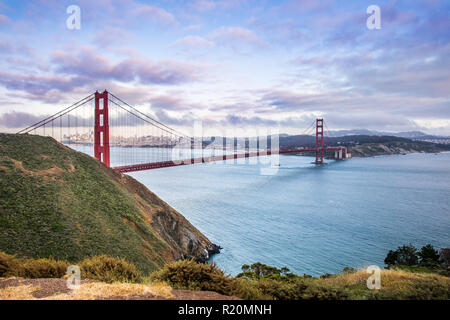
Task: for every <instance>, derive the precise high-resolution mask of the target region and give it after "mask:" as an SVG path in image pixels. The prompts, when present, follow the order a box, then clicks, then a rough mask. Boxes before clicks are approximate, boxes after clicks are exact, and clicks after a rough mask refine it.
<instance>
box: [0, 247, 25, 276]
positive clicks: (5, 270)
mask: <svg viewBox="0 0 450 320" xmlns="http://www.w3.org/2000/svg"><path fill="white" fill-rule="evenodd" d="M23 274H24V269H23V265H22V262H21V261H20V260H19V259H17V258H16V256H14V255H10V254H7V253H4V252H1V251H0V278H7V277H20V276H23Z"/></svg>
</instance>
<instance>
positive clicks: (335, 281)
mask: <svg viewBox="0 0 450 320" xmlns="http://www.w3.org/2000/svg"><path fill="white" fill-rule="evenodd" d="M369 276H370V274H368V273H366V271H365V270H358V271H356V272H352V273H345V274H339V275H336V276H334V277H331V278H327V279H318V280H317V281H319V282H321V283H323V284H326V285H332V286H337V287H341V288H352V287H353V288H354V287H358V286H359V287H361V288H363V287H365V286H366V283H367V278H368V277H369ZM425 286H431V288H437V287H440V288H441V289H442V290H444V291H447V293H448V292H449V290H450V278H449V277H445V276H441V275H438V274H434V273H414V272H408V271H404V270H395V269H393V270H381V290H380V291H381V292H390V293H395V295H398V296H399V297H400V296H403V295H404V294H406V295H407V296H409V295H411V294H414V292H417V289H418V288H420V287H425ZM418 298H420V296H419V297H418Z"/></svg>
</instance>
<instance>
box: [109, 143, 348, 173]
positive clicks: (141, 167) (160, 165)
mask: <svg viewBox="0 0 450 320" xmlns="http://www.w3.org/2000/svg"><path fill="white" fill-rule="evenodd" d="M343 148H344V147H325V148H323V151H324V152H326V151H338V150H342V149H343ZM308 152H316V149H315V148H304V149H292V150H277V151H276V152H273V154H292V153H308ZM271 154H272V151H271V150H266V151H258V152H246V153H235V154H225V155H220V156H211V157H200V158H191V159H183V160H171V161H159V162H151V163H141V164H133V165H128V166H120V167H114V168H113V169H115V170H117V171H119V172H134V171H143V170H152V169H159V168H168V167H176V166H185V165H189V164H199V163H208V162H213V161H224V160H231V159H242V158H250V157H261V156H269V155H271Z"/></svg>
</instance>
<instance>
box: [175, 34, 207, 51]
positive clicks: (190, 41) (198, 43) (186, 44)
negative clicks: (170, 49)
mask: <svg viewBox="0 0 450 320" xmlns="http://www.w3.org/2000/svg"><path fill="white" fill-rule="evenodd" d="M173 46H174V47H179V48H182V49H199V48H213V47H215V43H214V42H213V41H210V40H208V39H205V38H202V37H199V36H191V35H190V36H186V37H184V38H181V39H178V40H177V41H175V42H174V43H173Z"/></svg>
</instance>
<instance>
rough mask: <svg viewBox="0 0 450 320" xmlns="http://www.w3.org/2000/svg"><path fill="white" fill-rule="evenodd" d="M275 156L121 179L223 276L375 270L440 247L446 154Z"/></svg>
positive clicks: (449, 165) (449, 198) (448, 195)
mask: <svg viewBox="0 0 450 320" xmlns="http://www.w3.org/2000/svg"><path fill="white" fill-rule="evenodd" d="M310 161H311V158H308V157H298V156H280V164H281V166H280V167H279V170H278V172H277V174H275V175H261V174H260V169H261V167H264V166H265V165H258V164H254V165H249V164H238V165H236V164H234V165H233V164H226V163H224V162H220V163H214V164H206V165H202V164H200V165H193V166H181V167H174V168H165V169H158V170H150V171H142V172H135V173H132V174H130V175H131V176H133V177H134V178H136V179H137V180H139V181H140V182H142V183H144V184H145V185H146V186H147V187H148V188H149V189H150V190H152V191H153V192H155V193H156V194H157V195H158V196H159V197H161V198H162V199H163V200H165V201H166V202H167V203H169V204H170V205H171V206H173V207H174V208H175V209H177V210H178V211H179V212H180V213H182V214H183V215H184V216H185V217H186V218H187V219H188V220H189V221H190V222H191V223H193V224H194V225H195V226H196V227H197V228H198V229H199V230H200V231H202V232H203V233H204V234H205V235H206V236H207V237H208V238H209V239H210V240H211V241H213V242H214V243H216V244H219V245H221V246H222V247H223V248H224V249H223V251H222V253H221V254H218V255H216V256H215V257H214V258H213V259H214V261H215V262H216V263H217V264H218V265H219V266H220V267H221V268H222V269H224V270H225V271H226V272H228V273H231V274H236V273H238V272H240V267H241V265H242V264H251V263H254V262H256V261H260V262H262V263H265V264H269V265H274V266H278V267H282V266H287V267H289V268H290V269H291V271H293V272H296V273H299V274H303V273H307V274H311V275H320V274H322V273H325V272H328V273H333V272H339V271H341V270H342V269H343V267H344V266H352V267H363V266H366V265H371V264H376V265H379V266H380V267H382V266H383V260H384V257H385V256H386V253H387V252H388V250H389V249H393V248H396V247H397V246H399V245H402V244H407V243H413V244H414V245H416V246H422V245H424V244H426V243H431V244H433V245H434V246H436V247H450V237H449V236H450V153H441V154H438V155H435V154H411V155H398V156H382V157H375V158H354V159H351V160H348V161H341V162H334V161H329V164H328V165H325V166H320V167H316V166H314V165H311V164H310Z"/></svg>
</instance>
